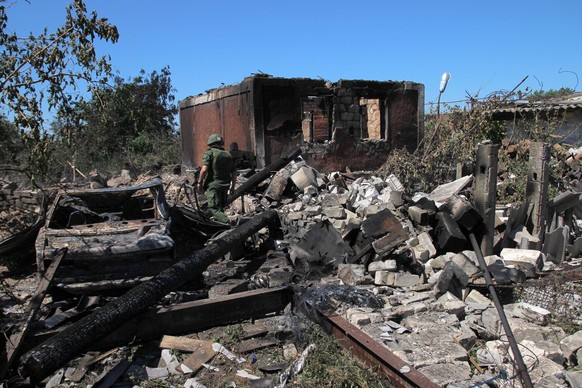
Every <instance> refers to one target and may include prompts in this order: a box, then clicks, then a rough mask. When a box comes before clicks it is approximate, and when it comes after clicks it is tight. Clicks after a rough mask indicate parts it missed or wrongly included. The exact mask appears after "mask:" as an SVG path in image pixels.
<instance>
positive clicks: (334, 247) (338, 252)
mask: <svg viewBox="0 0 582 388" xmlns="http://www.w3.org/2000/svg"><path fill="white" fill-rule="evenodd" d="M290 249H291V252H290V258H291V260H292V262H293V263H294V265H295V266H297V264H298V263H297V260H305V261H307V262H308V263H322V264H323V265H332V266H334V267H336V268H337V265H339V264H341V263H344V262H346V261H347V258H348V257H350V256H352V255H353V254H354V251H353V250H352V249H351V248H350V246H349V245H348V244H347V243H346V242H345V241H344V240H343V239H342V237H341V234H340V233H339V232H338V231H337V229H335V228H334V227H333V225H332V224H331V223H330V222H329V221H328V220H325V221H321V222H318V223H316V224H315V225H313V226H312V227H311V228H309V230H308V231H307V232H306V233H305V234H304V235H303V237H302V238H301V240H300V241H299V242H298V243H296V244H292V245H291V247H290Z"/></svg>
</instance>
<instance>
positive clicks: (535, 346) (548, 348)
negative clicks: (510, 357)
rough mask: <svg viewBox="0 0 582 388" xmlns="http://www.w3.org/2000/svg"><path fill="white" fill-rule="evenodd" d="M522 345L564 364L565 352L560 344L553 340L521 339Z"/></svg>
mask: <svg viewBox="0 0 582 388" xmlns="http://www.w3.org/2000/svg"><path fill="white" fill-rule="evenodd" d="M521 345H523V346H525V347H527V348H530V349H531V350H532V351H533V352H534V353H535V354H538V355H542V356H544V357H546V358H548V359H550V360H552V361H554V362H555V363H558V364H560V365H563V364H564V353H563V352H562V350H561V349H560V345H558V344H556V343H554V342H552V341H539V342H533V341H529V340H523V341H521Z"/></svg>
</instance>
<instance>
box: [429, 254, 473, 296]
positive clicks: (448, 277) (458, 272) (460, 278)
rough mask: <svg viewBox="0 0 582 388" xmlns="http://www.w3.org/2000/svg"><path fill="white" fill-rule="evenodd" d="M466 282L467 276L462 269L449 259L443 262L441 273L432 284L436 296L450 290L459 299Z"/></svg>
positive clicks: (467, 281) (467, 280)
mask: <svg viewBox="0 0 582 388" xmlns="http://www.w3.org/2000/svg"><path fill="white" fill-rule="evenodd" d="M468 283H469V277H468V276H467V274H466V273H465V272H464V271H463V269H462V268H461V267H459V266H458V265H457V264H455V263H454V262H452V261H449V262H447V263H446V264H445V266H444V268H443V271H442V273H441V275H440V276H439V278H438V280H437V282H436V284H435V285H434V292H435V294H436V297H437V298H439V297H440V296H441V295H443V294H444V293H446V292H447V291H450V292H451V293H452V294H453V295H455V296H456V297H458V298H459V299H460V298H462V296H463V289H464V288H465V287H466V286H467V284H468Z"/></svg>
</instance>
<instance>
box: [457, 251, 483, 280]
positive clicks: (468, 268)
mask: <svg viewBox="0 0 582 388" xmlns="http://www.w3.org/2000/svg"><path fill="white" fill-rule="evenodd" d="M452 262H453V263H455V264H457V265H458V266H459V268H461V269H462V270H463V271H464V272H465V273H466V274H467V276H468V277H471V276H473V275H475V274H476V273H478V272H479V268H478V267H477V266H476V265H475V264H473V262H472V261H471V260H469V258H468V257H467V256H465V254H464V253H457V254H456V255H455V256H453V259H452Z"/></svg>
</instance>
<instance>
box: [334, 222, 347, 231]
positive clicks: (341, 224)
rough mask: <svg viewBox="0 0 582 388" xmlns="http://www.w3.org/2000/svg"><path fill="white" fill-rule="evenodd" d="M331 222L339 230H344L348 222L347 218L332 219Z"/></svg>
mask: <svg viewBox="0 0 582 388" xmlns="http://www.w3.org/2000/svg"><path fill="white" fill-rule="evenodd" d="M331 224H332V225H333V227H334V228H336V229H337V230H344V229H345V228H346V225H347V222H346V220H334V219H332V220H331Z"/></svg>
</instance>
